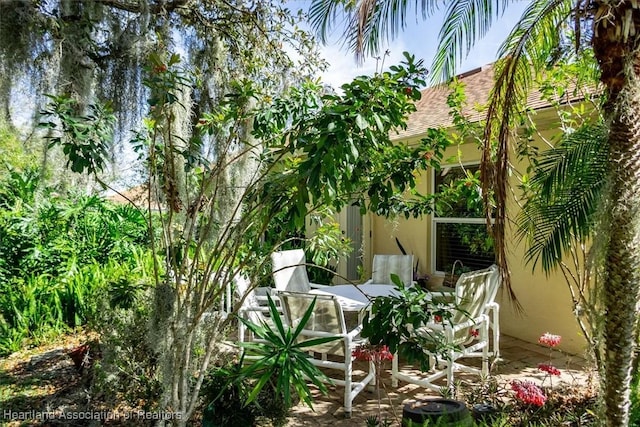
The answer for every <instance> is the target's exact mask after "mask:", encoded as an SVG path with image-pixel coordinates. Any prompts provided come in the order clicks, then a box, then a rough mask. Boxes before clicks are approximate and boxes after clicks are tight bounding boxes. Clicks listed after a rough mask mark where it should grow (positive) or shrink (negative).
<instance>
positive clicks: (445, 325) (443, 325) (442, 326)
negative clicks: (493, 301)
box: [421, 314, 489, 332]
mask: <svg viewBox="0 0 640 427" xmlns="http://www.w3.org/2000/svg"><path fill="white" fill-rule="evenodd" d="M488 321H489V318H488V317H487V316H486V315H485V314H481V315H480V316H478V317H476V318H474V319H467V320H466V321H464V322H462V323H456V324H455V325H452V324H450V323H449V322H446V321H444V322H439V323H433V322H431V323H427V324H425V325H424V326H423V327H422V328H425V329H432V330H434V331H444V330H446V329H450V330H451V331H453V332H457V331H459V330H462V329H466V328H471V327H472V326H475V325H480V324H482V323H484V322H488ZM422 328H421V329H422Z"/></svg>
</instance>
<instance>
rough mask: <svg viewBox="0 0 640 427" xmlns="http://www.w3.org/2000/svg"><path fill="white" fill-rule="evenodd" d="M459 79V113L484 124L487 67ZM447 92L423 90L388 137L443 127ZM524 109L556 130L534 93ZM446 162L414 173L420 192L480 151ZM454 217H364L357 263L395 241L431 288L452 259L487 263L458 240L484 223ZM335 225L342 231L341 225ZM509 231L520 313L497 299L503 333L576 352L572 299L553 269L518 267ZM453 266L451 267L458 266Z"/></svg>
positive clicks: (520, 251)
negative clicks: (555, 342)
mask: <svg viewBox="0 0 640 427" xmlns="http://www.w3.org/2000/svg"><path fill="white" fill-rule="evenodd" d="M459 81H461V82H463V83H464V84H465V93H466V96H467V105H468V106H470V107H469V109H468V111H465V115H467V117H468V118H469V119H470V120H472V121H478V120H482V119H484V118H485V113H481V112H477V111H475V110H473V108H472V107H473V106H474V105H476V104H485V103H486V101H487V98H488V95H489V92H490V90H491V87H492V85H493V67H492V66H491V65H489V66H485V67H482V68H478V69H475V70H472V71H470V72H467V73H465V74H462V75H460V76H459ZM449 93H450V90H449V89H448V88H446V87H433V88H428V89H425V90H424V91H423V92H422V99H421V100H420V101H419V102H418V103H417V111H416V112H415V113H413V114H412V115H411V116H410V117H409V121H408V126H407V129H406V130H403V131H401V132H400V133H398V134H397V135H395V136H394V137H393V139H394V140H395V141H397V142H398V143H406V144H413V143H416V142H417V141H418V140H419V139H420V138H421V137H423V136H424V135H425V133H426V131H427V129H429V128H437V127H443V128H450V127H451V126H452V120H451V117H450V115H449V111H450V108H449V107H448V106H447V102H446V101H447V96H448V94H449ZM527 104H528V107H529V108H530V109H532V110H535V113H536V114H535V121H536V125H537V127H538V130H539V131H540V132H541V133H543V134H546V135H547V136H551V135H552V134H553V133H554V132H556V133H557V129H558V124H559V119H558V116H557V113H556V109H555V108H552V107H551V106H550V105H549V103H548V102H546V101H543V100H541V98H540V94H539V93H537V92H533V93H532V94H531V95H530V97H529V99H528V103H527ZM450 157H454V158H456V160H455V161H454V162H452V163H449V164H443V165H442V166H443V167H442V170H441V171H440V172H435V171H431V170H430V171H424V172H423V173H422V174H421V175H420V176H419V179H418V189H419V191H420V192H422V193H432V192H434V191H437V190H436V188H438V184H441V183H444V182H446V180H447V175H448V174H456V173H460V172H461V171H462V170H463V169H466V170H470V171H473V170H474V168H476V167H477V165H478V164H479V162H480V159H481V151H480V149H479V148H478V147H477V145H476V144H475V143H466V144H462V145H460V146H452V147H449V148H448V149H447V152H446V154H445V156H444V158H445V159H447V158H450ZM511 161H512V162H516V161H517V160H516V156H515V155H512V156H511ZM514 166H515V168H516V169H519V170H520V171H521V172H522V171H524V170H525V168H526V165H525V164H518V163H514ZM510 186H511V188H512V189H513V192H514V197H513V198H511V199H510V202H509V205H508V209H507V212H508V216H509V218H515V216H516V214H517V212H518V210H519V207H518V204H517V202H516V200H517V199H518V198H519V197H520V194H519V190H518V180H517V177H516V176H515V175H513V176H512V178H511V182H510ZM461 216H465V217H463V218H456V215H455V213H454V214H453V216H452V217H438V216H437V215H427V216H423V217H421V218H418V219H408V220H406V219H404V218H398V219H385V218H383V217H379V216H376V215H374V214H368V215H367V216H365V217H364V218H363V220H362V229H363V239H362V240H363V241H362V265H363V267H364V269H365V275H368V274H370V271H367V269H370V267H371V263H372V258H373V254H399V253H400V249H399V246H398V244H397V242H396V239H397V241H398V242H400V243H401V244H402V246H403V247H404V249H405V250H406V252H407V253H412V254H413V255H414V260H415V261H417V262H418V263H419V264H418V270H419V273H421V274H428V275H429V276H430V282H431V284H436V285H437V284H441V283H442V281H443V280H444V278H445V273H450V272H451V270H450V269H451V268H452V267H453V265H452V264H453V263H452V261H454V262H455V260H456V259H457V258H462V259H463V264H464V263H465V261H466V263H467V265H466V266H465V268H467V269H477V268H482V266H483V263H484V264H485V265H489V264H491V263H492V256H491V254H490V253H489V252H490V251H489V252H487V253H484V258H483V254H480V255H479V256H478V257H474V256H469V252H468V250H467V252H465V249H464V248H463V246H465V242H461V240H460V236H461V235H464V233H467V234H469V233H470V234H471V235H478V234H477V233H481V232H482V231H483V230H485V225H484V221H485V220H484V218H482V217H481V216H479V217H478V216H476V217H473V215H468V213H467V214H461ZM341 222H342V221H341ZM508 222H509V221H508ZM342 224H343V225H344V226H346V224H345V223H344V222H342ZM514 227H515V226H514V225H512V224H511V225H507V231H506V233H507V238H506V241H507V242H508V248H507V253H508V262H509V267H510V271H511V280H512V287H513V290H514V292H515V294H516V297H517V299H518V301H519V303H520V304H521V306H522V308H523V311H522V312H518V310H516V308H515V306H514V304H513V303H512V302H511V301H510V299H509V295H508V293H507V292H501V293H500V294H499V296H498V302H499V303H500V307H501V309H500V327H501V331H502V333H503V334H506V335H510V336H513V337H516V338H519V339H522V340H525V341H528V342H532V343H535V342H537V340H538V338H539V337H540V335H542V334H543V333H545V332H550V333H553V334H558V335H561V336H562V343H561V348H562V349H563V350H564V351H567V352H570V353H574V354H577V355H581V354H583V353H584V350H585V345H586V341H585V340H584V338H583V337H582V335H581V333H580V330H579V327H578V324H577V322H576V320H575V317H574V315H573V313H572V299H571V294H570V292H569V288H568V286H567V284H566V282H565V279H564V277H563V275H562V274H561V273H560V272H557V273H552V274H550V275H546V274H545V273H544V272H542V270H541V269H540V268H537V269H536V271H532V267H531V265H526V264H525V261H524V253H525V249H526V248H525V244H524V242H519V241H518V239H517V238H516V236H515V229H514ZM456 233H457V234H456ZM466 244H467V245H468V244H469V242H466ZM477 252H478V251H477V250H476V253H477ZM480 252H482V250H480ZM475 258H479V260H477V259H475ZM474 263H476V264H474ZM456 264H457V265H456V269H458V268H459V267H460V263H456Z"/></svg>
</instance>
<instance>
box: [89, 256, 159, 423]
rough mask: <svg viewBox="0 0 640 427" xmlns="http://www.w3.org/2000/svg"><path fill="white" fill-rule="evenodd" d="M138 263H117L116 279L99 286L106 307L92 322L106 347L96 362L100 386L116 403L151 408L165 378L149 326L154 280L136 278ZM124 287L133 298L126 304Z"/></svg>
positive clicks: (98, 296) (112, 272) (106, 398)
mask: <svg viewBox="0 0 640 427" xmlns="http://www.w3.org/2000/svg"><path fill="white" fill-rule="evenodd" d="M141 256H144V255H141ZM146 256H150V254H146ZM138 268H140V265H139V264H136V265H133V266H127V267H125V268H112V269H111V270H110V271H108V273H107V274H108V275H109V277H111V278H112V280H111V281H110V283H107V284H106V285H105V286H102V287H101V288H100V289H98V290H97V291H96V292H94V298H95V299H96V304H97V305H98V306H99V307H100V310H98V311H97V312H96V313H95V314H94V316H93V318H92V319H91V323H90V326H91V328H92V329H93V330H95V331H97V332H98V333H99V334H100V341H101V343H100V345H101V349H102V357H101V358H100V360H99V361H97V363H96V365H95V366H94V368H95V369H94V372H95V374H94V388H95V389H96V390H99V393H100V396H101V398H102V399H103V401H105V402H107V404H113V405H115V404H116V402H119V401H121V399H122V398H124V400H125V401H126V402H127V403H128V404H130V405H131V406H132V407H135V408H140V409H143V410H147V411H151V410H153V409H155V408H156V406H155V405H156V404H157V401H158V398H159V396H160V393H161V391H162V383H161V380H160V373H159V369H158V354H157V352H156V350H155V348H154V347H155V346H154V343H153V342H151V341H152V339H153V338H152V337H150V335H149V332H148V327H147V325H148V322H149V318H150V316H151V310H152V309H153V304H152V302H153V291H152V286H153V284H152V283H149V282H146V283H145V281H144V280H136V276H139V275H140V274H139V271H138ZM150 273H151V272H147V274H150ZM125 280H129V286H128V287H127V288H123V287H122V286H121V285H122V282H123V281H125ZM123 289H126V290H127V295H128V298H130V300H128V299H125V300H124V301H126V304H122V302H123V298H122V297H117V296H116V295H117V294H118V293H119V292H121V291H122V290H123ZM112 304H113V305H112Z"/></svg>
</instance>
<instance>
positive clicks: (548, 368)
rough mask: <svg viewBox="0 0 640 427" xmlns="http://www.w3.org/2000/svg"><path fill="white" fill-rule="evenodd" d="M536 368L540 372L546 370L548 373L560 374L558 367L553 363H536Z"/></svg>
mask: <svg viewBox="0 0 640 427" xmlns="http://www.w3.org/2000/svg"><path fill="white" fill-rule="evenodd" d="M538 369H539V370H540V371H542V372H546V373H547V374H549V375H555V376H558V377H559V376H560V369H558V368H556V367H555V366H553V365H549V364H547V363H541V364H539V365H538Z"/></svg>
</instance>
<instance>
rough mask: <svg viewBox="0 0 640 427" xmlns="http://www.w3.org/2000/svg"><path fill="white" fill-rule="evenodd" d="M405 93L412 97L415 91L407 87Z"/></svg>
mask: <svg viewBox="0 0 640 427" xmlns="http://www.w3.org/2000/svg"><path fill="white" fill-rule="evenodd" d="M404 93H405V94H407V95H411V94H412V93H413V89H411V88H410V87H405V88H404Z"/></svg>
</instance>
